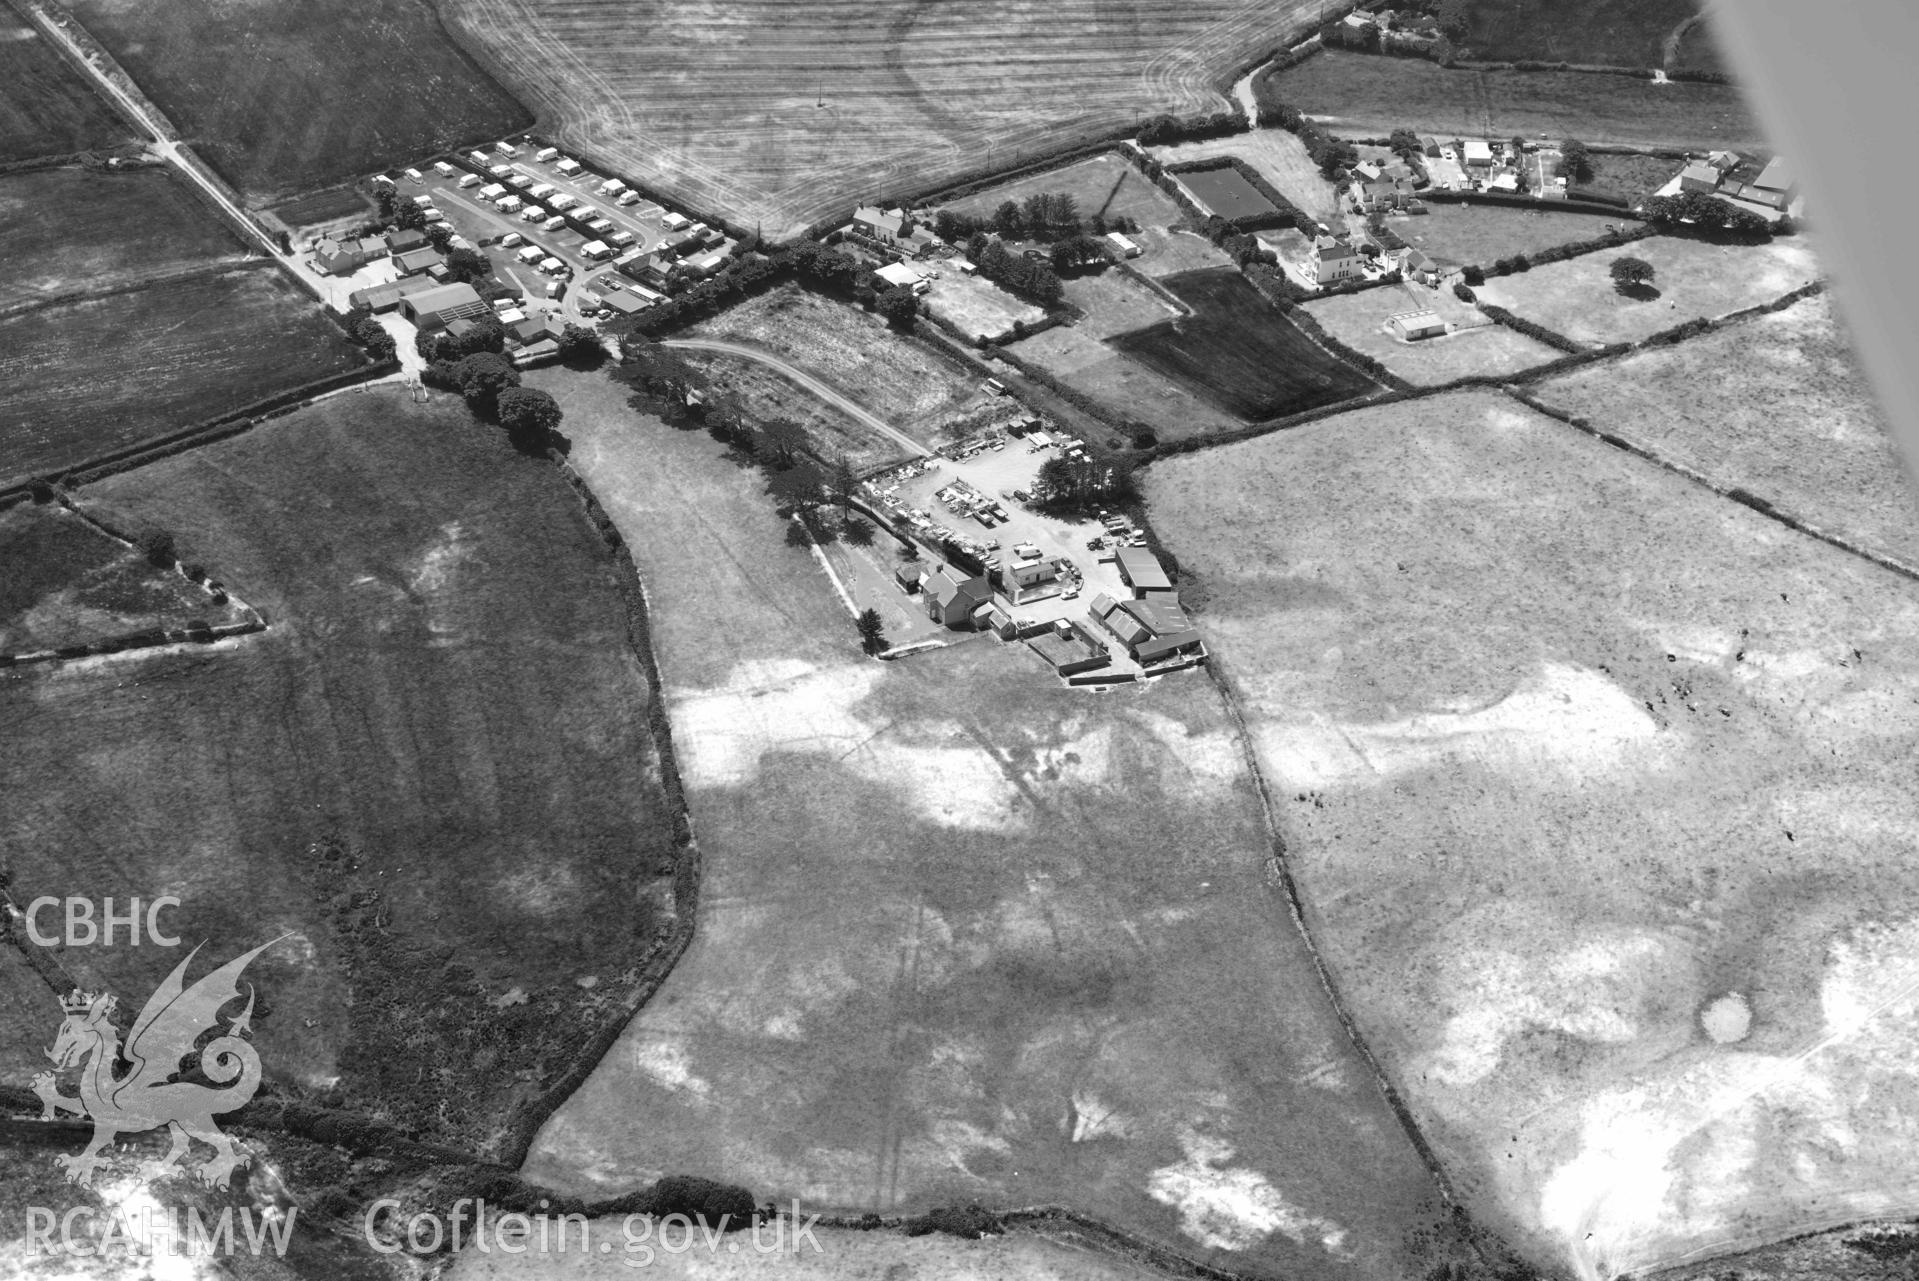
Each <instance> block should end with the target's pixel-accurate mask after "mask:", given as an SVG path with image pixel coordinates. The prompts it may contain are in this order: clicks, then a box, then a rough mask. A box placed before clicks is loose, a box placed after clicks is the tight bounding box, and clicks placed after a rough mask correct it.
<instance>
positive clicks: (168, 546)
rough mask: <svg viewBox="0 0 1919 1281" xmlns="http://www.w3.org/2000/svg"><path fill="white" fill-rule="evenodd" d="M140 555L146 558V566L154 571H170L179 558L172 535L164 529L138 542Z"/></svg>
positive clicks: (178, 551)
mask: <svg viewBox="0 0 1919 1281" xmlns="http://www.w3.org/2000/svg"><path fill="white" fill-rule="evenodd" d="M140 554H141V555H143V556H145V557H146V558H147V564H149V565H152V566H154V567H155V568H156V569H171V568H173V565H174V562H175V561H177V560H178V559H179V558H180V550H179V548H178V546H177V545H175V543H174V541H173V535H172V534H170V533H168V532H167V531H166V530H164V529H156V530H154V531H152V532H151V533H149V534H147V535H146V537H144V538H142V539H141V540H140Z"/></svg>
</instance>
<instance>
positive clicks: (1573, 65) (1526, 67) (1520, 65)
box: [1446, 58, 1676, 80]
mask: <svg viewBox="0 0 1919 1281" xmlns="http://www.w3.org/2000/svg"><path fill="white" fill-rule="evenodd" d="M1446 66H1447V69H1448V70H1459V71H1575V72H1578V73H1580V74H1582V75H1589V76H1631V77H1632V78H1633V79H1635V80H1651V79H1654V75H1653V70H1652V68H1651V67H1609V66H1606V65H1605V64H1603V63H1597V62H1542V61H1540V60H1539V59H1537V58H1522V59H1520V60H1519V61H1517V62H1477V61H1471V62H1469V61H1466V60H1465V59H1460V58H1455V59H1454V60H1453V61H1451V62H1449V63H1447V64H1446ZM1673 78H1675V79H1676V77H1673Z"/></svg>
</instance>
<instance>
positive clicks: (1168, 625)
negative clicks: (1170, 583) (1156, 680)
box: [1086, 592, 1204, 663]
mask: <svg viewBox="0 0 1919 1281" xmlns="http://www.w3.org/2000/svg"><path fill="white" fill-rule="evenodd" d="M1086 617H1087V619H1088V621H1090V622H1091V623H1093V624H1094V625H1095V626H1097V627H1099V628H1100V629H1101V630H1103V631H1105V632H1106V633H1107V634H1108V635H1109V636H1111V637H1112V638H1113V639H1114V640H1116V641H1118V642H1119V643H1120V646H1121V647H1122V648H1124V649H1125V651H1126V652H1127V654H1128V655H1130V656H1131V657H1132V658H1133V660H1134V661H1135V662H1139V663H1156V662H1160V661H1161V660H1163V659H1168V658H1172V657H1175V656H1177V655H1180V654H1195V655H1198V654H1201V653H1203V650H1204V647H1203V645H1202V643H1201V641H1200V635H1199V632H1198V631H1197V630H1195V629H1194V627H1193V624H1192V622H1191V620H1189V619H1188V618H1187V617H1186V613H1185V611H1184V610H1182V609H1181V608H1180V607H1179V601H1178V600H1177V599H1176V598H1175V597H1174V596H1172V595H1171V594H1170V593H1168V594H1166V595H1163V596H1159V595H1156V596H1153V597H1150V598H1148V599H1145V600H1129V601H1116V600H1114V599H1113V598H1112V597H1111V596H1108V595H1107V594H1106V593H1105V592H1101V593H1100V594H1099V595H1098V596H1096V597H1094V598H1093V605H1092V608H1091V609H1090V610H1088V611H1087V614H1086Z"/></svg>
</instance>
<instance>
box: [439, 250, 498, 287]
mask: <svg viewBox="0 0 1919 1281" xmlns="http://www.w3.org/2000/svg"><path fill="white" fill-rule="evenodd" d="M492 274H493V264H492V263H491V262H489V261H487V257H486V255H485V254H483V253H481V252H480V251H479V250H477V249H466V248H460V249H454V250H450V251H448V253H447V256H446V275H447V279H449V280H457V281H460V282H462V283H464V284H472V283H473V282H474V281H476V280H485V279H486V278H487V277H488V276H491V275H492Z"/></svg>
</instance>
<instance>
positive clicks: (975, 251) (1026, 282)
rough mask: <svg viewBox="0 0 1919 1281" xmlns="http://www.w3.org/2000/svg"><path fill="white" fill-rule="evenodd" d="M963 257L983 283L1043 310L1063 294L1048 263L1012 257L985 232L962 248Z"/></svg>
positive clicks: (1013, 255)
mask: <svg viewBox="0 0 1919 1281" xmlns="http://www.w3.org/2000/svg"><path fill="white" fill-rule="evenodd" d="M966 256H967V257H968V258H970V259H972V261H973V265H974V266H976V267H978V268H979V274H980V275H982V276H984V277H986V279H988V280H990V281H992V282H993V283H994V284H996V285H999V286H1000V287H1002V288H1004V289H1007V290H1010V291H1011V292H1013V293H1016V294H1020V295H1022V296H1024V297H1027V298H1030V299H1032V300H1033V301H1034V302H1037V303H1039V304H1040V305H1041V306H1043V307H1051V306H1054V305H1055V304H1057V303H1058V302H1059V300H1060V298H1061V296H1062V294H1063V290H1062V289H1061V287H1060V283H1059V276H1058V274H1057V273H1055V272H1054V270H1053V266H1052V264H1051V263H1050V262H1045V261H1039V260H1035V259H1032V258H1028V257H1026V256H1025V255H1024V254H1017V253H1014V252H1013V251H1011V250H1010V249H1008V248H1007V247H1006V243H1005V242H1004V241H1002V240H996V239H993V238H991V237H989V236H987V235H986V233H985V232H975V233H974V234H973V238H972V239H971V240H970V241H968V242H967V245H966Z"/></svg>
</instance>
